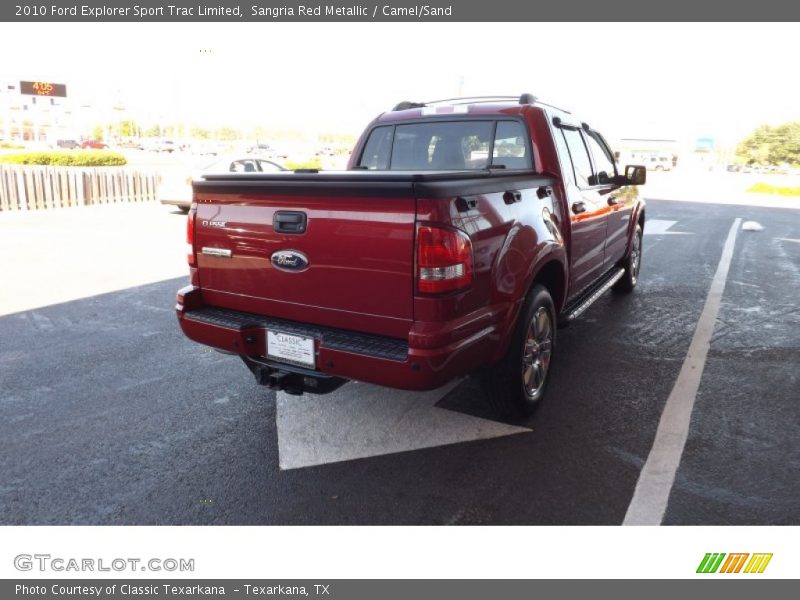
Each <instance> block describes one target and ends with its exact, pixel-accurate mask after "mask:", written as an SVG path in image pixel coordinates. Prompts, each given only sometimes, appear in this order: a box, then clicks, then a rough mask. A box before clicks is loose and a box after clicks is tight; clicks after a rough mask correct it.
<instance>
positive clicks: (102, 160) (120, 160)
mask: <svg viewBox="0 0 800 600" xmlns="http://www.w3.org/2000/svg"><path fill="white" fill-rule="evenodd" d="M0 162H3V163H7V164H12V165H46V166H53V167H120V166H122V165H125V164H127V162H128V161H127V159H126V158H125V157H124V156H123V155H122V154H120V153H118V152H107V151H104V150H103V151H100V150H90V151H86V152H75V151H68V152H58V151H55V152H24V153H19V154H6V155H4V156H0Z"/></svg>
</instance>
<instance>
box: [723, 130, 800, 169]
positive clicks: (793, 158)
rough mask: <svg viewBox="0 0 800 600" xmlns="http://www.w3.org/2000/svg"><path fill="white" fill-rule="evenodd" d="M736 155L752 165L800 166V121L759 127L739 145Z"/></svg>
mask: <svg viewBox="0 0 800 600" xmlns="http://www.w3.org/2000/svg"><path fill="white" fill-rule="evenodd" d="M736 154H737V155H738V156H740V157H741V158H743V159H744V160H745V161H746V162H747V163H750V164H762V165H763V164H770V165H781V164H784V163H788V164H790V165H794V166H797V165H800V121H792V122H789V123H784V124H782V125H778V126H777V127H772V126H770V125H761V126H759V127H757V128H756V130H755V131H754V132H753V133H752V134H751V135H750V136H749V137H747V138H745V139H744V140H742V141H741V142H740V143H739V145H738V146H737V148H736Z"/></svg>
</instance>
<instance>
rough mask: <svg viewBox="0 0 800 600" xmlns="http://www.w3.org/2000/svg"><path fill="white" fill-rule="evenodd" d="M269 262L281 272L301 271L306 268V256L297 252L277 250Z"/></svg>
mask: <svg viewBox="0 0 800 600" xmlns="http://www.w3.org/2000/svg"><path fill="white" fill-rule="evenodd" d="M270 262H271V263H272V266H273V267H275V268H276V269H280V270H281V271H303V270H305V269H307V268H308V259H307V258H306V255H305V254H303V253H302V252H298V251H297V250H279V251H278V252H275V253H274V254H273V255H272V257H271V258H270Z"/></svg>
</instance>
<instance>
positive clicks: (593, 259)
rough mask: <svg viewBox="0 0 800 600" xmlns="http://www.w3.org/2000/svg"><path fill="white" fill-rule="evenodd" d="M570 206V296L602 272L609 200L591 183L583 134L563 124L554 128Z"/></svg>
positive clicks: (589, 165) (590, 170)
mask: <svg viewBox="0 0 800 600" xmlns="http://www.w3.org/2000/svg"><path fill="white" fill-rule="evenodd" d="M553 136H554V138H555V142H556V148H557V149H558V153H559V156H560V160H561V165H562V170H563V172H564V186H565V188H566V190H565V191H566V194H567V201H568V203H569V210H570V213H569V214H570V231H571V233H570V285H569V295H570V296H573V295H575V294H577V293H578V292H580V291H581V290H582V289H584V288H585V287H587V286H588V285H590V284H591V283H592V282H593V281H595V280H596V279H597V278H598V277H600V275H602V274H603V260H604V257H605V242H606V228H607V223H608V204H607V203H606V200H605V198H603V197H602V195H601V193H600V190H599V189H598V188H597V186H595V185H593V183H594V178H593V171H592V162H591V159H590V157H589V150H588V148H587V146H586V142H585V141H584V139H583V135H582V133H581V131H580V129H578V128H577V127H572V126H569V125H566V124H562V125H561V126H558V127H554V128H553Z"/></svg>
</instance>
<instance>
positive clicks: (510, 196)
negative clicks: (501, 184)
mask: <svg viewBox="0 0 800 600" xmlns="http://www.w3.org/2000/svg"><path fill="white" fill-rule="evenodd" d="M520 200H522V192H518V191H517V190H509V191H507V192H506V193H505V194H503V202H505V203H506V204H514V203H515V202H519V201H520Z"/></svg>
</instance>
